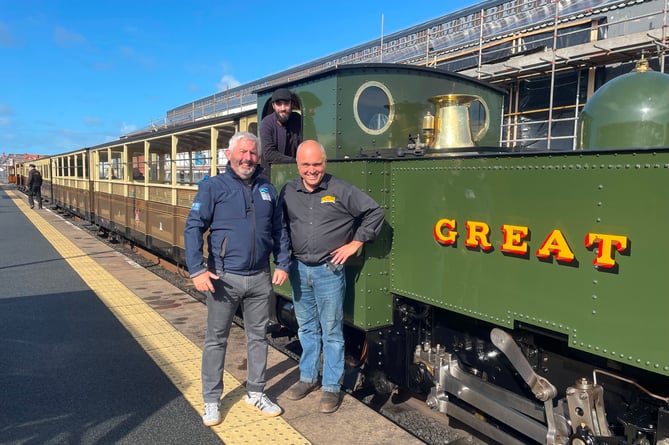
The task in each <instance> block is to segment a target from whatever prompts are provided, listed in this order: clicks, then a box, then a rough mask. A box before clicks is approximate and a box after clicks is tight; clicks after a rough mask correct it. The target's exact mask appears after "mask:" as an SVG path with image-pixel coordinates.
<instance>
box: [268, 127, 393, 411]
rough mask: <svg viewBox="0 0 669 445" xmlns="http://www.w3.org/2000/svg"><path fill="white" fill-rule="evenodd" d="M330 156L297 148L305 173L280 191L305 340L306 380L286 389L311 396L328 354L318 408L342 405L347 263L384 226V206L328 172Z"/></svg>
mask: <svg viewBox="0 0 669 445" xmlns="http://www.w3.org/2000/svg"><path fill="white" fill-rule="evenodd" d="M326 165H327V157H326V153H325V149H324V148H323V146H322V145H321V144H320V143H319V142H316V141H312V140H309V141H304V142H303V143H302V144H300V147H299V148H298V150H297V169H298V171H299V174H300V176H299V177H298V178H296V179H294V180H292V181H290V182H288V183H287V184H286V185H285V186H284V188H283V190H282V191H281V201H282V202H283V206H284V214H285V217H286V220H287V221H288V232H289V233H290V241H291V248H292V253H293V261H292V263H291V266H290V274H289V277H290V284H291V287H292V289H293V304H294V308H295V317H296V318H297V323H298V331H297V334H298V337H299V339H300V344H301V345H302V355H301V356H300V366H299V368H300V380H299V381H298V382H297V383H296V384H294V385H293V386H292V387H291V388H290V389H289V390H288V393H287V398H288V399H290V400H299V399H302V398H304V397H305V396H306V395H307V394H309V393H310V392H311V391H313V390H315V389H316V388H317V387H318V386H319V383H318V374H319V370H320V367H321V352H322V353H323V361H322V364H323V372H322V376H323V379H322V382H321V384H322V389H323V391H322V395H321V401H320V405H319V411H320V412H322V413H332V412H334V411H336V410H337V408H338V407H339V402H340V401H341V399H340V394H339V393H340V390H341V382H342V379H343V377H344V333H343V327H344V296H345V294H346V274H345V271H344V264H345V263H346V260H348V259H349V257H351V255H355V254H356V252H357V251H358V249H359V248H360V247H362V245H363V244H364V243H366V242H368V241H372V240H374V239H375V238H376V237H377V235H378V234H379V233H380V231H381V227H382V226H383V221H384V211H383V208H382V207H381V206H379V204H378V203H377V202H376V201H374V200H373V199H372V198H371V197H370V196H369V195H367V194H366V193H365V192H363V191H362V190H360V189H359V188H358V187H356V186H354V185H352V184H350V183H348V182H346V181H344V180H342V179H339V178H336V177H334V176H332V175H330V174H329V173H326V172H325V170H326Z"/></svg>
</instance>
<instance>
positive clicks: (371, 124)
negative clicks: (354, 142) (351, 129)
mask: <svg viewBox="0 0 669 445" xmlns="http://www.w3.org/2000/svg"><path fill="white" fill-rule="evenodd" d="M353 114H354V116H355V120H356V122H357V123H358V125H359V126H360V128H362V129H363V131H365V132H366V133H369V134H381V133H383V132H384V131H386V130H387V129H388V127H390V124H391V123H392V121H393V118H394V116H395V107H394V106H393V100H392V96H391V95H390V91H388V88H386V87H385V86H384V85H383V84H381V83H379V82H366V83H365V84H363V85H362V86H361V87H360V88H358V91H357V92H356V94H355V99H354V100H353Z"/></svg>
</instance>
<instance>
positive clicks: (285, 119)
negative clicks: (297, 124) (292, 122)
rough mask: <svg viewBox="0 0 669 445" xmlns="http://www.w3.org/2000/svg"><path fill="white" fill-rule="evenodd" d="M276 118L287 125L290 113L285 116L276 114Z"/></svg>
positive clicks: (284, 114)
mask: <svg viewBox="0 0 669 445" xmlns="http://www.w3.org/2000/svg"><path fill="white" fill-rule="evenodd" d="M276 118H277V120H278V121H279V122H281V123H282V124H285V123H286V122H288V119H290V113H283V114H279V113H276Z"/></svg>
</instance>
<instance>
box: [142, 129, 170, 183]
mask: <svg viewBox="0 0 669 445" xmlns="http://www.w3.org/2000/svg"><path fill="white" fill-rule="evenodd" d="M148 168H149V182H151V183H154V184H169V183H171V182H172V146H171V143H170V141H169V140H168V141H166V143H165V141H158V142H153V143H152V144H151V145H150V146H149V162H148Z"/></svg>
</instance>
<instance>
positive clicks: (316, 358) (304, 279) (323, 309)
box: [290, 261, 346, 392]
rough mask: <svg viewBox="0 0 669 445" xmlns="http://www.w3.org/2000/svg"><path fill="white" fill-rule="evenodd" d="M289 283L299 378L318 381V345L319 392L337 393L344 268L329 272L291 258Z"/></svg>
mask: <svg viewBox="0 0 669 445" xmlns="http://www.w3.org/2000/svg"><path fill="white" fill-rule="evenodd" d="M290 284H291V286H292V288H293V303H294V306H295V315H296V317H297V323H298V324H299V329H298V332H297V333H298V337H299V338H300V344H301V345H302V356H301V357H300V380H301V381H303V382H307V383H314V382H316V381H318V371H319V369H320V358H321V345H322V351H323V380H322V386H323V391H329V392H339V390H340V388H341V386H340V385H341V379H342V378H343V375H344V333H343V327H344V295H345V294H346V274H345V273H344V269H343V268H342V269H341V270H339V271H336V272H332V271H331V270H330V269H328V268H327V266H325V265H324V264H323V265H320V266H307V265H306V264H304V263H301V262H299V261H293V263H292V265H291V268H290Z"/></svg>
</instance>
